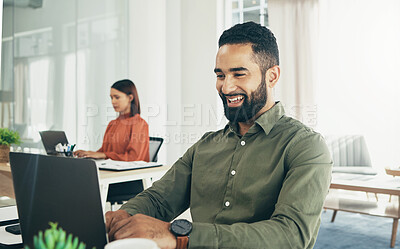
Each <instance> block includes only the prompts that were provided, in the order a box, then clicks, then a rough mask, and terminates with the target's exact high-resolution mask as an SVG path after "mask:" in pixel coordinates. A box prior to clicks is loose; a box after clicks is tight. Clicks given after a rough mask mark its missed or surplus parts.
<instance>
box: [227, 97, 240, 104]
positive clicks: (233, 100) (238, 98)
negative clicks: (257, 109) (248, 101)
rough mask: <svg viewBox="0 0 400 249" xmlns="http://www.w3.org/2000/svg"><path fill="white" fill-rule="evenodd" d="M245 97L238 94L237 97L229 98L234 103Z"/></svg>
mask: <svg viewBox="0 0 400 249" xmlns="http://www.w3.org/2000/svg"><path fill="white" fill-rule="evenodd" d="M242 99H243V96H238V97H236V98H232V99H228V100H229V102H231V103H234V102H239V101H241V100H242Z"/></svg>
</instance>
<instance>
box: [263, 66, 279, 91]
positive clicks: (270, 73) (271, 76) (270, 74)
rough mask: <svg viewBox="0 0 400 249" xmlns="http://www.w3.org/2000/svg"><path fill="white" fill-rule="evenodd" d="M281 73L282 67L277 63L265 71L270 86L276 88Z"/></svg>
mask: <svg viewBox="0 0 400 249" xmlns="http://www.w3.org/2000/svg"><path fill="white" fill-rule="evenodd" d="M280 75H281V68H280V67H279V66H278V65H276V66H273V67H271V68H269V69H268V70H267V72H266V73H265V81H266V83H267V84H268V87H269V88H274V87H275V85H276V83H278V80H279V77H280Z"/></svg>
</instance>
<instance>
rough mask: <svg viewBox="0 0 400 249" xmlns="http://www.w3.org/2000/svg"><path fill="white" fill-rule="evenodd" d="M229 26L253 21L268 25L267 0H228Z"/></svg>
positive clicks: (227, 21)
mask: <svg viewBox="0 0 400 249" xmlns="http://www.w3.org/2000/svg"><path fill="white" fill-rule="evenodd" d="M226 9H227V15H226V16H227V17H228V18H227V20H226V23H227V26H233V25H235V24H238V23H243V22H248V21H253V22H255V23H259V24H261V25H263V26H268V11H267V0H227V1H226Z"/></svg>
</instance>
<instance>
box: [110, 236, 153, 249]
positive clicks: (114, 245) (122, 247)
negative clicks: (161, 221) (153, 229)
mask: <svg viewBox="0 0 400 249" xmlns="http://www.w3.org/2000/svg"><path fill="white" fill-rule="evenodd" d="M135 248H138V249H160V248H159V247H158V246H157V243H156V242H154V241H152V240H149V239H140V238H132V239H120V240H115V241H113V242H110V243H108V244H107V245H106V246H105V247H104V249H135Z"/></svg>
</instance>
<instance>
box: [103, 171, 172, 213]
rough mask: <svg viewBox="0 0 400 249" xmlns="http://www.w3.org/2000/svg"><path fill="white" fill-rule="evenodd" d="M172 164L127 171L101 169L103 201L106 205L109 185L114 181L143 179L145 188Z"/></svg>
mask: <svg viewBox="0 0 400 249" xmlns="http://www.w3.org/2000/svg"><path fill="white" fill-rule="evenodd" d="M170 167H171V166H161V167H153V168H146V169H135V170H127V171H119V172H118V171H109V170H99V184H100V193H101V201H102V203H103V207H105V204H106V200H107V193H108V187H109V185H110V184H112V183H120V182H129V181H135V180H143V189H146V188H148V187H150V186H151V185H152V184H153V182H154V181H157V180H159V179H160V178H161V177H162V176H163V175H164V174H165V173H166V172H167V171H168V170H169V168H170Z"/></svg>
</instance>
